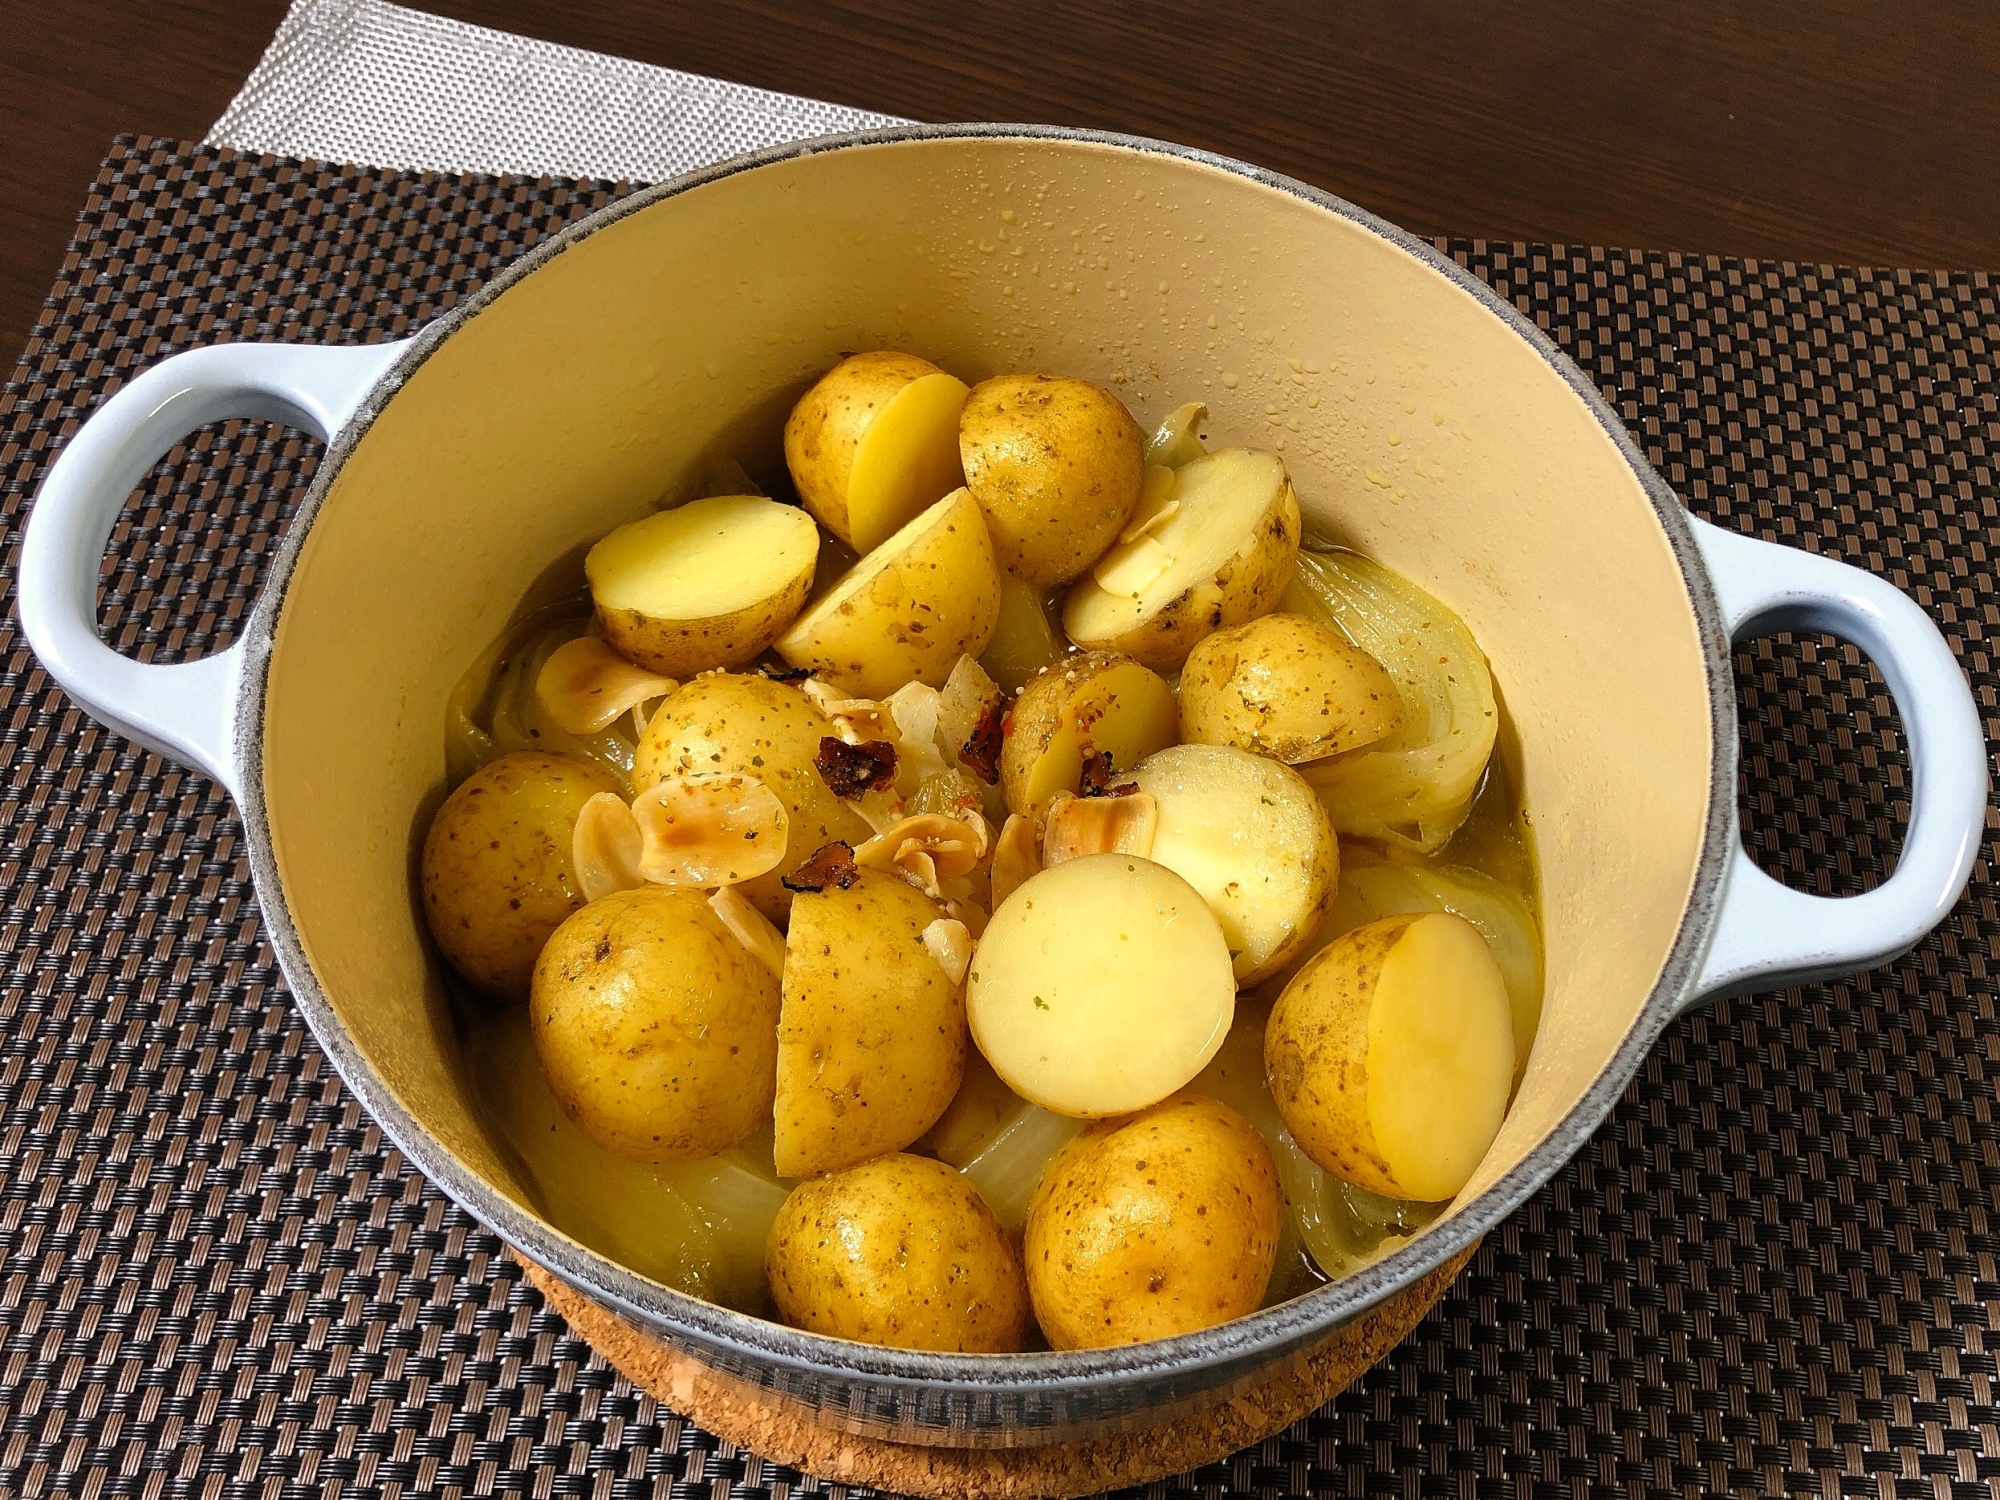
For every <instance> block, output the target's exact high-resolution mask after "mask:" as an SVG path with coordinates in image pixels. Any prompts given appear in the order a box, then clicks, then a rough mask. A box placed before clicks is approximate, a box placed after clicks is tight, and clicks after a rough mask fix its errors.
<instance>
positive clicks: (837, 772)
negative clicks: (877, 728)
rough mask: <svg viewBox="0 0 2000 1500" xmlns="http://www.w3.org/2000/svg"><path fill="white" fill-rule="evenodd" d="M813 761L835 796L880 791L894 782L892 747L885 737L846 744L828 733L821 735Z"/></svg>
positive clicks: (893, 749) (894, 760)
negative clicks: (817, 751)
mask: <svg viewBox="0 0 2000 1500" xmlns="http://www.w3.org/2000/svg"><path fill="white" fill-rule="evenodd" d="M813 764H814V765H815V766H817V767H818V768H819V774H820V779H821V780H822V781H824V782H825V783H826V789H827V790H828V791H829V792H832V793H833V795H834V796H836V797H859V796H860V795H861V794H862V793H863V792H879V791H883V790H885V789H887V788H888V787H891V786H893V785H895V782H896V747H895V746H894V745H892V744H890V743H889V742H888V741H887V740H866V741H864V742H863V743H861V744H859V745H850V744H848V743H847V741H846V740H841V739H835V738H834V737H833V736H832V735H830V734H828V735H822V736H821V737H820V742H819V755H818V756H817V757H816V758H815V759H814V761H813Z"/></svg>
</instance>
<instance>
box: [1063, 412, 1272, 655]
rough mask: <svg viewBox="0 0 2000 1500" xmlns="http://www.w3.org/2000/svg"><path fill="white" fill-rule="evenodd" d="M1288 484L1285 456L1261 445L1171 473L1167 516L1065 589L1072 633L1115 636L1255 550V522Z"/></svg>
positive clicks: (1066, 621) (1085, 640)
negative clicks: (1170, 508) (1088, 577)
mask: <svg viewBox="0 0 2000 1500" xmlns="http://www.w3.org/2000/svg"><path fill="white" fill-rule="evenodd" d="M1290 482H1291V481H1290V480H1289V479H1288V478H1287V477H1286V475H1285V465H1284V461H1283V460H1282V459H1280V458H1279V457H1278V455H1277V454H1275V453H1267V452H1265V451H1264V450H1262V449H1260V448H1224V449H1223V450H1221V451H1220V452H1218V453H1210V454H1208V455H1206V456H1204V457H1202V458H1197V459H1195V460H1193V461H1192V462H1190V463H1188V464H1187V465H1186V466H1185V467H1183V468H1181V469H1180V470H1179V471H1178V472H1177V473H1176V475H1175V480H1174V487H1173V491H1172V495H1173V500H1174V502H1175V508H1174V512H1173V514H1172V515H1170V516H1167V517H1166V518H1165V519H1164V520H1162V521H1161V522H1160V523H1159V525H1157V526H1155V527H1152V528H1151V529H1149V530H1147V531H1146V532H1144V533H1143V534H1141V535H1140V536H1138V537H1136V538H1134V539H1133V540H1132V541H1130V542H1127V543H1125V544H1123V545H1122V546H1118V547H1114V548H1113V549H1112V550H1111V551H1110V552H1108V553H1106V554H1105V555H1104V557H1103V558H1102V559H1101V560H1100V561H1099V562H1098V564H1097V567H1096V569H1095V570H1094V573H1093V577H1092V581H1091V582H1089V583H1086V584H1083V585H1081V586H1079V587H1078V588H1077V589H1076V590H1075V592H1073V593H1072V594H1071V595H1070V597H1069V602H1068V604H1067V605H1066V606H1065V608H1064V610H1063V625H1064V627H1065V628H1066V629H1067V630H1068V631H1069V636H1070V639H1071V640H1073V641H1075V642H1077V643H1078V644H1079V645H1095V644H1097V643H1099V642H1105V641H1112V640H1116V639H1117V638H1119V637H1121V636H1123V635H1126V634H1127V633H1129V632H1131V631H1133V630H1136V629H1138V627H1139V626H1141V625H1143V624H1145V623H1146V621H1148V620H1150V619H1151V618H1152V617H1153V616H1154V615H1157V614H1158V613H1159V612H1160V611H1161V610H1163V609H1165V608H1166V607H1167V606H1168V605H1169V604H1172V603H1173V602H1174V601H1175V600H1176V599H1178V598H1179V597H1180V596H1181V595H1182V594H1184V593H1186V592H1187V591H1188V590H1189V589H1191V588H1194V587H1195V586H1196V585H1198V584H1202V583H1206V582H1208V581H1209V580H1211V579H1213V578H1215V577H1216V576H1217V575H1218V574H1219V573H1221V572H1222V571H1223V570H1224V568H1225V567H1226V566H1227V565H1228V564H1229V563H1230V562H1231V561H1232V560H1233V559H1234V558H1236V557H1237V556H1238V555H1239V554H1248V553H1249V552H1250V551H1252V550H1253V549H1254V548H1255V546H1256V544H1257V534H1258V527H1259V525H1260V524H1261V523H1262V522H1263V520H1264V518H1265V516H1266V515H1267V514H1268V513H1269V511H1270V509H1271V507H1272V506H1273V505H1275V504H1277V503H1278V501H1279V497H1280V496H1281V495H1282V494H1283V493H1284V492H1285V490H1286V489H1287V488H1288V487H1289V485H1290ZM1223 623H1229V622H1227V621H1225V622H1223Z"/></svg>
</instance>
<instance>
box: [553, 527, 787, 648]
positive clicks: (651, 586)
mask: <svg viewBox="0 0 2000 1500" xmlns="http://www.w3.org/2000/svg"><path fill="white" fill-rule="evenodd" d="M818 558H819V530H818V528H817V527H815V526H814V525H813V523H812V517H811V516H809V515H807V514H806V513H805V512H804V511H802V510H800V509H799V508H798V507H797V506H795V505H780V504H779V503H778V502H777V501H775V500H767V499H765V498H764V497H763V496H762V495H717V496H714V497H712V498H710V499H706V500H690V501H689V502H688V503H687V504H686V505H683V506H679V507H677V508H676V509H674V510H668V511H662V512H661V513H660V514H659V515H656V516H648V517H646V518H645V519H644V520H643V521H634V522H632V523H631V524H630V525H629V526H620V527H619V528H618V529H617V530H616V531H614V532H612V533H611V534H610V535H609V536H606V537H605V538H604V539H603V540H602V541H600V542H598V544H597V545H596V546H594V547H592V548H591V549H590V554H589V556H588V557H586V558H585V559H584V563H583V571H584V573H585V574H586V575H587V576H588V577H589V579H590V595H591V598H592V599H593V600H594V601H595V602H596V605H597V618H598V620H599V621H601V622H602V624H603V626H604V635H605V638H606V639H607V640H609V641H610V642H611V644H612V645H613V646H615V647H616V648H617V649H618V651H619V653H620V654H621V655H623V656H627V657H629V658H631V659H632V660H633V661H636V662H638V663H639V664H640V665H641V666H645V667H650V668H651V669H652V670H653V671H655V672H662V673H665V674H666V675H667V676H669V677H690V676H692V675H694V674H695V673H696V672H706V671H709V670H711V669H713V668H716V667H740V666H742V665H743V663H745V662H747V661H749V660H751V659H752V658H753V657H755V656H756V655H757V654H758V653H759V652H760V651H763V650H764V649H765V648H766V647H768V646H769V645H770V644H771V642H773V641H774V640H776V639H777V638H778V636H779V634H780V633H781V632H782V631H783V630H784V628H785V627H786V626H787V625H789V624H791V623H792V620H793V618H794V617H795V616H796V615H797V614H798V612H799V609H800V608H801V607H802V606H803V605H804V604H805V602H806V593H807V591H808V590H810V589H811V588H812V581H813V565H814V563H815V562H816V561H817V560H818Z"/></svg>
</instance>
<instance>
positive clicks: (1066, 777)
mask: <svg viewBox="0 0 2000 1500" xmlns="http://www.w3.org/2000/svg"><path fill="white" fill-rule="evenodd" d="M1072 660H1073V661H1074V663H1075V665H1071V664H1070V663H1064V662H1058V663H1056V664H1055V665H1054V666H1053V667H1051V668H1050V669H1049V672H1048V674H1046V675H1044V676H1043V677H1041V678H1039V679H1037V681H1036V682H1035V683H1034V684H1031V685H1030V686H1029V687H1028V688H1027V689H1026V691H1025V692H1024V693H1023V695H1022V698H1021V699H1020V700H1019V701H1018V702H1017V703H1016V704H1015V706H1014V723H1013V726H1012V728H1011V729H1010V730H1009V740H1010V743H1009V745H1008V747H1007V749H1005V750H1003V751H1002V753H1001V774H1002V777H1003V785H1005V786H1006V790H1007V804H1008V806H1009V807H1011V808H1013V810H1014V811H1015V812H1021V813H1025V812H1029V811H1031V810H1033V811H1037V812H1039V811H1043V810H1045V809H1046V808H1047V807H1048V804H1049V802H1050V800H1051V799H1052V798H1054V797H1055V795H1056V794H1057V793H1058V792H1074V791H1076V790H1077V789H1078V785H1079V783H1080V782H1081V781H1082V779H1083V762H1084V759H1085V757H1086V756H1100V755H1109V756H1110V757H1111V770H1112V773H1113V774H1114V775H1116V774H1121V773H1123V772H1126V771H1129V770H1131V769H1132V767H1134V766H1136V765H1138V764H1139V762H1140V761H1142V760H1144V759H1145V758H1146V757H1147V756H1148V755H1151V754H1152V753H1153V752H1154V751H1156V750H1160V749H1162V748H1164V747H1166V746H1168V745H1171V744H1173V742H1174V739H1175V735H1176V733H1177V730H1178V728H1179V711H1178V710H1177V709H1176V707H1175V706H1174V693H1173V689H1172V688H1170V687H1168V686H1167V684H1166V681H1165V679H1163V678H1162V677H1161V676H1160V675H1159V674H1158V673H1157V672H1153V671H1151V670H1149V669H1147V668H1145V667H1142V666H1140V665H1139V663H1137V662H1135V661H1112V662H1108V663H1104V662H1099V663H1098V664H1096V665H1090V664H1089V663H1088V659H1086V658H1081V657H1079V658H1073V659H1072ZM1072 674H1073V675H1074V676H1075V678H1076V682H1075V685H1074V687H1073V688H1072V687H1070V686H1069V677H1070V675H1072ZM1050 693H1056V694H1066V696H1062V697H1061V698H1060V702H1059V706H1057V707H1056V710H1055V716H1054V717H1055V722H1054V724H1053V726H1050V725H1048V723H1047V720H1046V719H1045V718H1041V716H1040V715H1039V714H1038V713H1037V712H1036V710H1037V709H1038V708H1040V707H1041V705H1042V702H1043V697H1044V695H1045V694H1050ZM1029 694H1033V695H1034V697H1033V698H1030V697H1029V696H1028V695H1029ZM1038 721H1039V722H1038ZM1038 731H1046V733H1047V739H1046V740H1045V741H1044V742H1043V743H1042V747H1041V753H1040V754H1039V755H1033V751H1034V745H1035V738H1036V735H1037V732H1038ZM1016 735H1018V736H1019V738H1018V739H1016V738H1015V736H1016ZM1029 755H1033V758H1032V759H1030V760H1027V764H1026V767H1025V772H1024V773H1023V772H1021V771H1017V770H1016V767H1017V766H1019V765H1020V764H1021V762H1022V760H1023V759H1024V758H1026V756H1029Z"/></svg>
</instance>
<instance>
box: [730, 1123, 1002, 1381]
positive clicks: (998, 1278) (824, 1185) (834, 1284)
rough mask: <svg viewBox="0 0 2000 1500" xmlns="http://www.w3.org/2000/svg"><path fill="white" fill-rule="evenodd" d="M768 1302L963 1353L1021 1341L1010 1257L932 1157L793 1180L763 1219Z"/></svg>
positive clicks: (886, 1340) (853, 1329) (818, 1328)
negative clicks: (780, 1204)
mask: <svg viewBox="0 0 2000 1500" xmlns="http://www.w3.org/2000/svg"><path fill="white" fill-rule="evenodd" d="M766 1264H767V1266H768V1267H769V1270H770V1277H771V1300H772V1301H773V1302H775V1303H776V1304H777V1308H778V1314H779V1316H781V1317H782V1318H783V1319H784V1320H785V1321H786V1322H787V1323H790V1324H791V1325H792V1326H793V1327H795V1328H803V1329H805V1330H807V1331H808V1332H810V1333H823V1334H826V1335H828V1336H829V1337H832V1338H840V1339H855V1340H858V1341H860V1342H862V1343H868V1344H886V1345H888V1346H889V1347H890V1348H892V1349H935V1350H940V1351H946V1352H951V1353H962V1354H1007V1353H1011V1352H1012V1351H1014V1350H1016V1349H1019V1348H1020V1347H1021V1333H1022V1329H1023V1328H1024V1326H1025V1325H1026V1323H1027V1314H1028V1298H1027V1287H1026V1285H1025V1284H1024V1281H1023V1278H1022V1275H1021V1261H1020V1257H1019V1256H1018V1255H1016V1254H1015V1253H1014V1245H1013V1241H1012V1240H1011V1238H1010V1237H1009V1236H1008V1233H1007V1231H1006V1230H1005V1229H1004V1228H1002V1227H1001V1225H1000V1221H999V1220H998V1219H996V1218H994V1216H993V1211H992V1210H991V1209H990V1208H988V1207H987V1206H986V1205H985V1204H984V1203H983V1202H981V1201H980V1197H979V1194H978V1193H977V1192H975V1191H974V1190H973V1187H972V1185H971V1184H970V1183H969V1182H967V1181H966V1180H965V1179H964V1178H963V1177H961V1176H960V1175H959V1174H958V1173H957V1172H956V1171H954V1170H953V1169H952V1168H950V1167H948V1166H946V1165H945V1164H944V1163H943V1162H941V1161H931V1160H930V1159H928V1158H927V1157H922V1156H883V1157H878V1158H877V1159H875V1160H874V1161H871V1162H866V1163H864V1164H863V1165H861V1166H858V1167H850V1168H848V1169H847V1170H846V1171H844V1172H835V1173H834V1174H833V1175H832V1176H829V1177H819V1178H815V1179H814V1180H813V1181H811V1182H802V1183H800V1184H799V1185H798V1186H797V1187H796V1188H794V1189H792V1195H791V1197H790V1198H788V1199H786V1200H785V1206H784V1208H783V1209H782V1210H780V1212H779V1214H778V1218H777V1222H776V1223H774V1224H773V1225H772V1226H771V1243H770V1250H769V1252H768V1255H767V1258H766Z"/></svg>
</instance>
